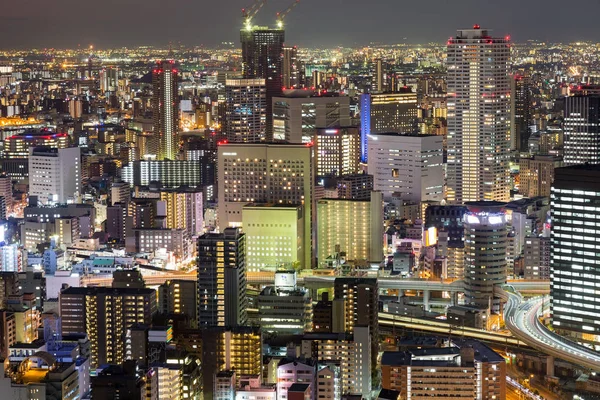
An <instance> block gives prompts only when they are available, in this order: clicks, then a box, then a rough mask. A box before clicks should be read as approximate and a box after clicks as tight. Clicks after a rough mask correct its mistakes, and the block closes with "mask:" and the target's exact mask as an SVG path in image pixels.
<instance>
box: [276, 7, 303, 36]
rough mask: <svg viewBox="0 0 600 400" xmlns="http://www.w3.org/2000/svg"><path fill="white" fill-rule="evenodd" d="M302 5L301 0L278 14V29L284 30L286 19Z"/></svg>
mask: <svg viewBox="0 0 600 400" xmlns="http://www.w3.org/2000/svg"><path fill="white" fill-rule="evenodd" d="M298 3H300V0H295V1H294V2H293V3H292V4H291V5H290V6H289V7H288V8H286V9H285V10H283V11H280V12H278V13H277V28H279V29H283V20H284V19H285V17H286V16H287V15H288V14H289V13H290V12H291V11H292V10H293V9H294V8H295V7H296V6H297V5H298Z"/></svg>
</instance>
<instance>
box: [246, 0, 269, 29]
mask: <svg viewBox="0 0 600 400" xmlns="http://www.w3.org/2000/svg"><path fill="white" fill-rule="evenodd" d="M266 2H267V0H254V3H252V4H251V5H250V6H249V7H246V8H242V17H243V18H244V27H245V28H246V29H247V30H250V29H252V18H254V16H255V15H256V14H257V13H258V12H259V11H260V9H261V8H263V6H264V5H265V3H266Z"/></svg>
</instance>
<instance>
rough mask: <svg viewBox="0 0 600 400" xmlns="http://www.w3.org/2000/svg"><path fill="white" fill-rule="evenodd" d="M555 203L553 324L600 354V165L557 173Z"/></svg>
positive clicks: (566, 168) (552, 267) (565, 168)
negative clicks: (597, 288) (598, 291)
mask: <svg viewBox="0 0 600 400" xmlns="http://www.w3.org/2000/svg"><path fill="white" fill-rule="evenodd" d="M551 199H552V200H551V212H552V233H551V246H552V247H551V248H552V251H551V253H552V256H551V261H550V267H551V274H552V281H551V292H550V294H551V303H550V307H551V312H552V325H553V327H554V329H555V330H556V331H557V332H558V333H560V334H565V335H568V336H570V337H572V338H574V339H575V340H577V341H579V342H584V343H586V344H588V345H590V346H592V347H593V348H594V349H596V350H599V349H600V327H599V326H598V324H596V321H598V320H600V296H598V295H597V294H596V292H595V291H594V289H593V288H592V286H591V285H592V284H593V283H595V282H597V281H598V279H599V272H598V269H597V265H596V263H600V257H599V254H598V251H596V250H595V248H596V246H597V244H598V240H599V239H600V228H599V226H600V225H599V224H600V208H599V207H598V204H599V203H600V166H598V165H583V164H582V165H576V166H571V167H564V168H558V169H557V170H556V171H555V177H554V184H553V185H552V196H551Z"/></svg>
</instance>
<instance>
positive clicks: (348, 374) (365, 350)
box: [302, 326, 377, 398]
mask: <svg viewBox="0 0 600 400" xmlns="http://www.w3.org/2000/svg"><path fill="white" fill-rule="evenodd" d="M376 346H377V344H376ZM373 348H374V346H373V343H372V337H371V335H370V328H369V327H367V326H360V327H359V326H356V327H354V332H353V333H352V334H346V333H333V334H332V333H308V334H305V335H304V336H303V337H302V356H304V357H306V358H314V359H317V360H319V362H320V363H327V364H330V365H331V364H334V365H339V368H340V370H341V371H343V372H342V374H341V375H340V385H339V390H340V391H341V392H342V393H346V394H354V395H361V396H362V397H363V398H370V397H371V390H372V388H371V374H372V373H373V372H374V371H375V369H376V368H377V367H376V365H375V364H372V360H373V359H377V354H375V355H373V354H372V350H373Z"/></svg>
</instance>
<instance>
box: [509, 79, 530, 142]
mask: <svg viewBox="0 0 600 400" xmlns="http://www.w3.org/2000/svg"><path fill="white" fill-rule="evenodd" d="M531 97H532V96H531V78H530V77H529V76H527V75H520V74H518V75H513V76H511V77H510V103H511V107H510V108H511V113H510V116H511V118H510V139H511V149H513V150H517V151H518V152H522V153H527V152H529V136H530V135H531V124H532V118H533V114H532V111H533V110H532V109H533V104H532V99H531Z"/></svg>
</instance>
